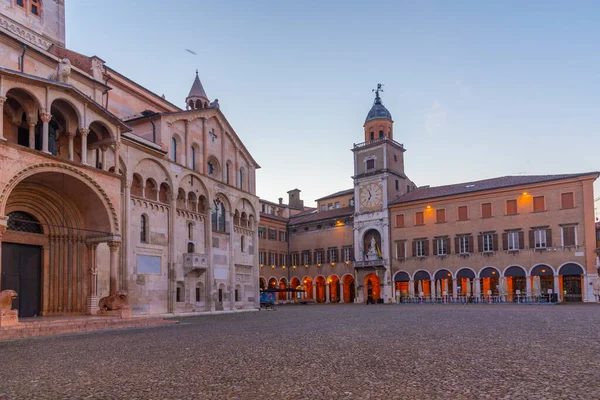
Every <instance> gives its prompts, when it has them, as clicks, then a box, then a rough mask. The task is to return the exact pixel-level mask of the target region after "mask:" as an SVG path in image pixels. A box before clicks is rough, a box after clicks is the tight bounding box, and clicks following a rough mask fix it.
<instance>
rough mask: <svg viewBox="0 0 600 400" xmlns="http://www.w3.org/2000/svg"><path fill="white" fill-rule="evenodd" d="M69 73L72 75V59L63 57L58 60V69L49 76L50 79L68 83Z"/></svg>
mask: <svg viewBox="0 0 600 400" xmlns="http://www.w3.org/2000/svg"><path fill="white" fill-rule="evenodd" d="M69 75H71V61H70V60H69V59H68V58H63V59H62V60H60V61H59V62H58V66H57V67H56V70H55V71H54V72H53V73H52V74H51V75H50V76H49V77H48V79H51V80H53V81H58V82H62V83H68V81H69Z"/></svg>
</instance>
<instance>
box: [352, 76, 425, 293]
mask: <svg viewBox="0 0 600 400" xmlns="http://www.w3.org/2000/svg"><path fill="white" fill-rule="evenodd" d="M374 92H375V100H374V102H373V106H372V107H371V110H370V111H369V113H368V114H367V118H366V119H365V123H364V125H363V127H364V142H362V143H355V144H354V147H353V149H352V152H353V153H354V176H353V179H354V198H355V199H356V201H355V202H354V208H355V209H354V212H355V214H354V249H355V250H354V251H355V259H356V261H355V263H354V266H355V269H356V271H355V272H356V277H357V288H358V298H359V300H360V301H362V302H377V301H383V302H386V303H387V302H388V301H391V298H392V281H391V278H392V276H391V269H390V268H391V264H392V263H391V257H392V252H391V244H390V216H389V211H388V203H389V202H391V201H392V200H394V199H396V198H397V197H399V196H401V195H403V194H405V193H406V192H408V191H410V190H412V189H413V188H414V184H413V183H412V182H411V181H410V180H409V179H408V178H407V177H406V175H405V174H404V152H405V151H406V150H405V149H404V146H403V145H402V144H400V143H398V142H396V141H395V140H394V131H393V124H394V121H393V120H392V115H391V114H390V112H389V111H388V110H387V108H385V106H384V105H383V102H382V101H381V97H380V93H381V92H383V89H382V85H381V84H378V85H377V89H375V90H374Z"/></svg>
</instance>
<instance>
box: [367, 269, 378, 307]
mask: <svg viewBox="0 0 600 400" xmlns="http://www.w3.org/2000/svg"><path fill="white" fill-rule="evenodd" d="M363 285H364V296H365V299H366V302H367V304H376V303H378V302H379V299H380V297H381V286H380V281H379V276H377V274H368V275H367V276H365V279H364V281H363Z"/></svg>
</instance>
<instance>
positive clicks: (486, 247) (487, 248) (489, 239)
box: [482, 233, 494, 253]
mask: <svg viewBox="0 0 600 400" xmlns="http://www.w3.org/2000/svg"><path fill="white" fill-rule="evenodd" d="M482 241H483V252H484V253H489V252H492V251H494V235H493V234H491V233H486V234H485V235H482Z"/></svg>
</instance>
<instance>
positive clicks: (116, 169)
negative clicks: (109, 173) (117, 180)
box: [113, 142, 121, 174]
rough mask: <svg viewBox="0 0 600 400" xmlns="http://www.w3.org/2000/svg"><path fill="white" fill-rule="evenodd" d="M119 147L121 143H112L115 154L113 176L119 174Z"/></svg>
mask: <svg viewBox="0 0 600 400" xmlns="http://www.w3.org/2000/svg"><path fill="white" fill-rule="evenodd" d="M120 147H121V143H120V142H114V143H113V150H114V153H115V161H114V166H115V174H119V164H120V162H119V148H120Z"/></svg>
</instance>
